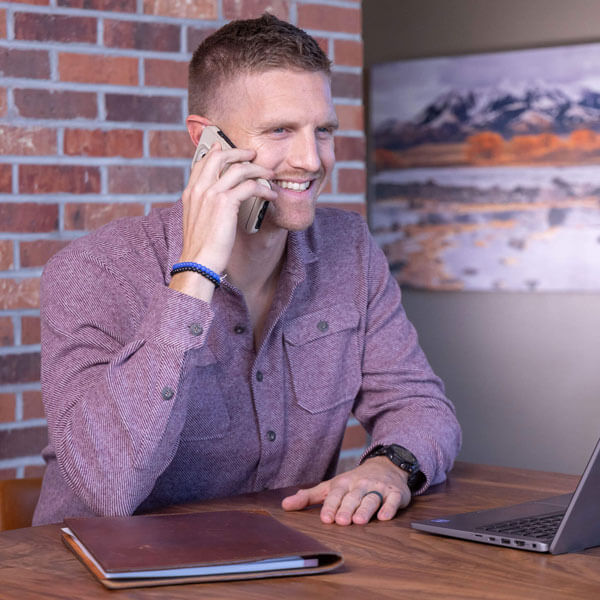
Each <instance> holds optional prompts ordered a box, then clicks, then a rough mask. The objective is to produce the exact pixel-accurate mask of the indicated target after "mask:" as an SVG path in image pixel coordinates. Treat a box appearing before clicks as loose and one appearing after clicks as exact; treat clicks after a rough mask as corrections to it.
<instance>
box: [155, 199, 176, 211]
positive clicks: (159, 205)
mask: <svg viewBox="0 0 600 600" xmlns="http://www.w3.org/2000/svg"><path fill="white" fill-rule="evenodd" d="M174 202H175V201H174V200H171V201H170V202H152V204H151V205H150V208H151V209H152V210H154V209H155V208H171V207H172V206H173V203H174Z"/></svg>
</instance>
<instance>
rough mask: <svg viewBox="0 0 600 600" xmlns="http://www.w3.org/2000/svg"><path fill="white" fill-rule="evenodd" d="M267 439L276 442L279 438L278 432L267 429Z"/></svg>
mask: <svg viewBox="0 0 600 600" xmlns="http://www.w3.org/2000/svg"><path fill="white" fill-rule="evenodd" d="M267 439H268V440H269V441H270V442H274V441H275V440H276V439H277V434H276V433H275V432H274V431H273V430H271V429H269V431H267Z"/></svg>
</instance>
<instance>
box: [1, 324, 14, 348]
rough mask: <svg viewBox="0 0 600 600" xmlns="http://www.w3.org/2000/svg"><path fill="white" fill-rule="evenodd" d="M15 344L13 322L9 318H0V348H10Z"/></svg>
mask: <svg viewBox="0 0 600 600" xmlns="http://www.w3.org/2000/svg"><path fill="white" fill-rule="evenodd" d="M14 343H15V332H14V327H13V321H12V319H11V318H10V317H0V346H12V345H13V344H14Z"/></svg>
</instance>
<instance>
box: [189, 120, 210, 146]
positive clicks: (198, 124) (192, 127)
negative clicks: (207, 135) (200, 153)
mask: <svg viewBox="0 0 600 600" xmlns="http://www.w3.org/2000/svg"><path fill="white" fill-rule="evenodd" d="M185 124H186V126H187V130H188V133H189V134H190V137H191V138H192V142H193V143H194V146H197V145H198V141H199V140H200V136H201V135H202V131H203V129H204V128H205V127H206V126H207V125H212V123H211V122H210V120H209V119H207V118H206V117H201V116H199V115H189V116H188V118H187V119H186V120H185Z"/></svg>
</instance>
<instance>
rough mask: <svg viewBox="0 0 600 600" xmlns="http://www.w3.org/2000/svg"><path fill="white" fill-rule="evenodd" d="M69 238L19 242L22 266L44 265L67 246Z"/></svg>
mask: <svg viewBox="0 0 600 600" xmlns="http://www.w3.org/2000/svg"><path fill="white" fill-rule="evenodd" d="M68 244H69V242H68V241H67V240H32V241H29V242H27V241H23V242H19V251H20V261H21V266H22V267H24V268H27V267H43V266H44V265H45V264H46V263H47V262H48V261H49V260H50V258H51V257H52V256H54V255H55V254H56V253H57V252H58V251H59V250H62V249H63V248H64V247H65V246H67V245H68Z"/></svg>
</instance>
